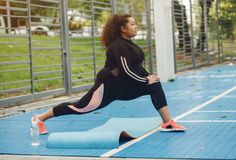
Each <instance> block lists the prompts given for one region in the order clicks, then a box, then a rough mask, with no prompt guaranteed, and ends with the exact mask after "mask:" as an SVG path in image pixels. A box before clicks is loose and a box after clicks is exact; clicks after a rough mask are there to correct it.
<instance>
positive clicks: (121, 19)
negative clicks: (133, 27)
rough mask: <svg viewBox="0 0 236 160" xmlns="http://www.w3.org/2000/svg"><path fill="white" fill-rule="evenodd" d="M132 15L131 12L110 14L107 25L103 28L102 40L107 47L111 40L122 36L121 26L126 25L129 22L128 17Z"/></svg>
mask: <svg viewBox="0 0 236 160" xmlns="http://www.w3.org/2000/svg"><path fill="white" fill-rule="evenodd" d="M130 17H132V16H131V15H129V14H122V15H118V14H114V15H112V16H110V18H109V20H108V21H107V23H106V25H105V26H104V28H103V32H102V37H101V41H102V44H103V45H104V46H105V47H106V48H107V47H108V46H109V45H110V44H111V42H113V41H114V40H115V39H117V38H118V37H120V36H121V27H122V26H125V25H126V23H128V22H129V20H128V18H130Z"/></svg>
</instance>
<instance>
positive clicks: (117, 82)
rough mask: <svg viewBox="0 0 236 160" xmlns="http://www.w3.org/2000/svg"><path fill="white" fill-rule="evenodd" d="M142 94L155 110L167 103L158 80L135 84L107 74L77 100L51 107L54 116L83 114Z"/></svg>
mask: <svg viewBox="0 0 236 160" xmlns="http://www.w3.org/2000/svg"><path fill="white" fill-rule="evenodd" d="M143 95H150V96H151V100H152V103H153V105H154V107H155V108H156V110H159V109H161V108H162V107H164V106H166V105H167V102H166V98H165V94H164V92H163V89H162V86H161V83H160V82H157V83H154V84H151V85H147V84H143V85H140V84H135V83H129V82H127V81H124V80H122V78H119V77H115V76H112V75H111V76H109V78H106V79H105V80H104V79H103V80H102V79H97V80H96V82H95V84H94V85H93V87H92V88H91V89H90V90H89V91H88V92H87V93H86V94H85V95H84V96H83V97H82V98H81V99H80V100H78V101H76V102H73V103H70V102H66V103H61V104H59V105H57V106H55V107H54V108H53V113H54V116H61V115H66V114H84V113H88V112H91V111H94V110H97V109H101V108H103V107H105V106H107V105H108V104H110V103H111V102H113V101H114V100H132V99H135V98H137V97H140V96H143Z"/></svg>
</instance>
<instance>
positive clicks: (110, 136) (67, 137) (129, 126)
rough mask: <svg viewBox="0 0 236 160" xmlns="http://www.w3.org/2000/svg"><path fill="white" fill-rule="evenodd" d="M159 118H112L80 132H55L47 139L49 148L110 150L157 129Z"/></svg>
mask: <svg viewBox="0 0 236 160" xmlns="http://www.w3.org/2000/svg"><path fill="white" fill-rule="evenodd" d="M160 122H161V119H160V118H112V119H110V120H109V121H107V122H106V123H105V124H104V125H102V126H99V127H97V128H94V129H91V130H88V131H82V132H57V133H51V134H50V135H49V137H48V141H47V147H49V148H78V149H111V148H117V147H119V143H120V140H122V139H123V140H125V139H126V140H127V139H132V138H137V137H139V136H141V135H143V134H145V133H146V132H148V131H150V130H151V129H153V128H155V127H157V126H158V125H159V124H160Z"/></svg>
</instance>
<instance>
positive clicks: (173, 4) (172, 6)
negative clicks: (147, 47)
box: [171, 0, 177, 73]
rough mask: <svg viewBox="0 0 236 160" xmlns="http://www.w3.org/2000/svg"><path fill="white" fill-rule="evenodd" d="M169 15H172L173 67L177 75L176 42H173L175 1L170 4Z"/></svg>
mask: <svg viewBox="0 0 236 160" xmlns="http://www.w3.org/2000/svg"><path fill="white" fill-rule="evenodd" d="M171 13H172V19H171V20H172V36H173V50H174V67H175V73H177V60H176V41H175V1H174V0H172V2H171Z"/></svg>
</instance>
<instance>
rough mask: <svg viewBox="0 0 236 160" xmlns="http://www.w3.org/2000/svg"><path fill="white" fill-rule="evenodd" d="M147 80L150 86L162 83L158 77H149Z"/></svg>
mask: <svg viewBox="0 0 236 160" xmlns="http://www.w3.org/2000/svg"><path fill="white" fill-rule="evenodd" d="M146 78H147V80H148V85H150V84H153V83H156V82H160V78H159V77H157V75H148V76H147V77H146Z"/></svg>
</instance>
